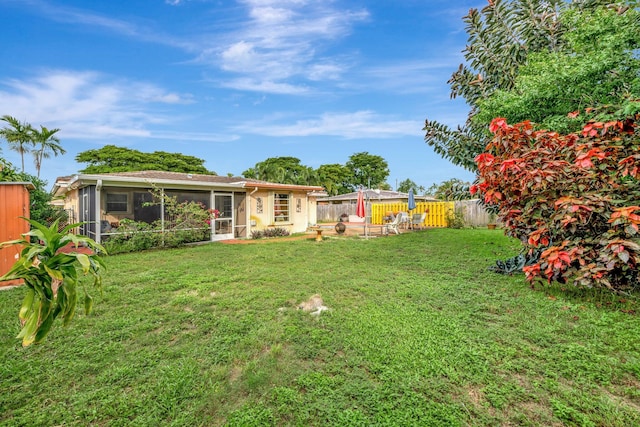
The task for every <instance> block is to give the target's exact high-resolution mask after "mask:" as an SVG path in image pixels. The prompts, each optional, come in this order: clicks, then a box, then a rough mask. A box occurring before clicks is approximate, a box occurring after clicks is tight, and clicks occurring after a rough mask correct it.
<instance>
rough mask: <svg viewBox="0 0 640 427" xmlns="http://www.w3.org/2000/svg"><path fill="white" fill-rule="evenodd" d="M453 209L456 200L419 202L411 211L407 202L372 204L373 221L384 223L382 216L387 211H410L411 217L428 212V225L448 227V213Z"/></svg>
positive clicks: (426, 222) (426, 220) (425, 222)
mask: <svg viewBox="0 0 640 427" xmlns="http://www.w3.org/2000/svg"><path fill="white" fill-rule="evenodd" d="M453 209H454V202H418V203H416V208H415V209H413V210H411V211H409V206H408V204H407V203H374V204H372V205H371V223H372V224H382V223H383V219H382V218H383V217H384V216H385V215H386V214H387V212H393V213H397V212H408V213H409V217H411V216H412V215H413V214H414V213H422V212H426V213H427V216H426V218H425V220H424V225H425V226H426V227H446V226H447V213H448V212H453Z"/></svg>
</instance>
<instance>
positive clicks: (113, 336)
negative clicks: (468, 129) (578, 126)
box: [0, 229, 640, 426]
mask: <svg viewBox="0 0 640 427" xmlns="http://www.w3.org/2000/svg"><path fill="white" fill-rule="evenodd" d="M516 252H517V245H516V244H514V243H513V242H512V241H510V240H508V239H506V238H505V237H503V236H502V233H501V232H500V231H489V230H451V229H439V230H428V231H425V232H416V233H408V234H404V235H400V236H390V237H384V238H375V239H371V240H364V239H357V238H348V239H344V238H343V239H330V240H325V241H324V242H320V243H317V242H315V241H313V240H299V241H278V242H271V243H260V244H253V245H224V244H219V243H216V244H208V245H203V246H196V247H189V248H183V249H177V250H167V251H153V252H147V253H141V254H129V255H119V256H112V257H109V258H107V265H108V267H109V270H108V272H107V274H106V277H105V289H104V295H103V296H102V297H97V298H96V302H95V312H94V313H93V314H92V315H90V316H85V315H83V314H81V313H79V314H78V315H77V317H76V318H75V319H74V321H73V322H72V324H71V327H69V328H62V327H61V326H60V322H57V323H56V325H55V327H54V329H53V330H52V332H51V333H50V335H49V337H48V338H47V340H46V341H45V342H44V343H43V344H41V345H38V346H32V347H29V348H26V349H23V348H22V347H21V346H20V341H19V340H17V339H14V337H15V336H16V335H17V333H18V330H19V328H18V321H17V312H18V308H19V305H20V303H21V299H22V294H23V289H14V290H9V291H2V292H0V326H1V328H0V337H1V338H0V351H1V353H2V363H1V364H0V390H1V392H0V425H11V426H13V425H24V426H38V425H41V426H52V425H99V426H131V425H139V426H153V425H180V426H196V425H204V426H216V425H238V426H245V425H247V426H250V425H256V426H258V425H259V426H262V425H273V426H282V425H295V426H326V425H336V426H371V425H376V426H379V425H387V426H396V425H397V426H409V425H419V426H508V425H531V426H563V425H566V426H633V425H640V320H639V317H638V315H637V314H635V310H637V308H638V307H637V305H636V299H635V298H627V299H626V301H625V300H622V301H621V298H619V297H617V298H616V297H611V296H609V295H606V294H601V293H598V292H586V291H577V290H574V289H572V288H570V289H566V290H563V289H560V288H558V287H552V288H549V287H546V288H543V287H540V286H538V287H536V289H531V288H530V287H529V285H528V284H527V283H525V281H524V277H523V276H513V277H506V276H500V275H497V274H495V273H491V272H489V271H488V270H487V267H488V266H489V265H491V264H492V263H493V261H494V260H495V259H497V258H506V257H508V256H510V255H513V254H515V253H516ZM315 293H320V294H321V295H322V297H323V298H324V300H325V303H326V305H328V306H329V307H330V308H331V311H329V312H325V313H323V314H322V315H321V316H320V318H319V319H318V318H314V317H312V316H310V315H308V314H306V313H304V312H302V311H300V310H296V309H295V307H296V305H297V304H298V303H300V302H301V301H303V300H306V299H307V298H309V297H310V296H311V295H313V294H315Z"/></svg>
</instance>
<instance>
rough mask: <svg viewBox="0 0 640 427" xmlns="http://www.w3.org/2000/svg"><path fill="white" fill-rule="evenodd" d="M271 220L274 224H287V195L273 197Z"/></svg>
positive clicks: (281, 194)
mask: <svg viewBox="0 0 640 427" xmlns="http://www.w3.org/2000/svg"><path fill="white" fill-rule="evenodd" d="M273 218H274V222H289V194H285V193H275V194H274V195H273Z"/></svg>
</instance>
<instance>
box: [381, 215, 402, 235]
mask: <svg viewBox="0 0 640 427" xmlns="http://www.w3.org/2000/svg"><path fill="white" fill-rule="evenodd" d="M401 223H402V215H397V216H396V217H395V218H394V219H393V221H391V222H389V223H387V224H385V228H384V230H385V234H389V231H393V232H394V233H396V234H400V231H399V230H398V226H400V224H401Z"/></svg>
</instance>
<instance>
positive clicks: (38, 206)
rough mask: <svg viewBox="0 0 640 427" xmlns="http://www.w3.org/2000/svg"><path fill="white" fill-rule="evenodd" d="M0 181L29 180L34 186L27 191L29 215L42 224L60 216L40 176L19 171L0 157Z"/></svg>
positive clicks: (45, 183)
mask: <svg viewBox="0 0 640 427" xmlns="http://www.w3.org/2000/svg"><path fill="white" fill-rule="evenodd" d="M0 181H5V182H30V183H32V184H33V186H34V187H35V189H34V190H32V191H30V192H29V200H30V203H31V208H30V215H29V216H30V217H31V219H33V220H34V221H37V222H39V223H42V224H50V223H51V222H52V221H54V220H55V219H57V218H60V217H61V212H60V210H59V209H58V208H56V207H54V206H52V205H51V193H50V192H49V191H48V190H47V182H46V181H43V180H41V179H40V178H38V177H36V176H33V175H29V174H28V173H25V172H19V171H17V170H16V168H15V167H14V166H13V165H12V164H11V163H9V162H8V161H6V160H4V159H2V158H0Z"/></svg>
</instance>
